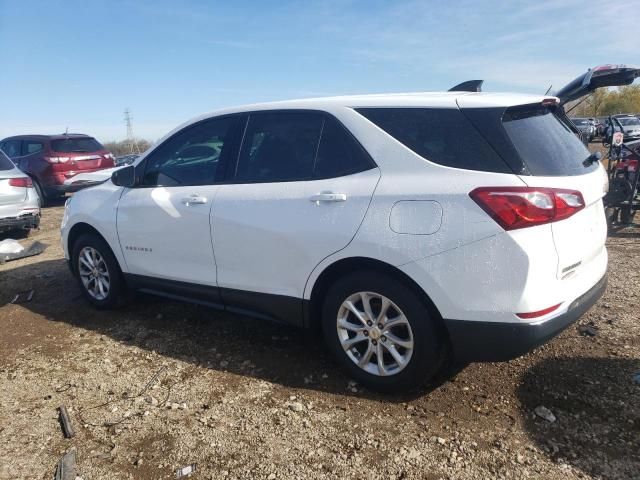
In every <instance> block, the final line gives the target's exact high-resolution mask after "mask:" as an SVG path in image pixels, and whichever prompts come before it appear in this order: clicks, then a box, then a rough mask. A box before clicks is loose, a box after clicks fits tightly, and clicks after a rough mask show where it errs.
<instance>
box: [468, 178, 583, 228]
mask: <svg viewBox="0 0 640 480" xmlns="http://www.w3.org/2000/svg"><path fill="white" fill-rule="evenodd" d="M469 196H470V197H471V198H472V199H473V201H474V202H476V203H477V204H478V205H479V206H480V208H482V209H483V210H484V211H485V212H487V213H488V214H489V216H491V218H493V219H494V220H495V221H496V222H497V223H498V224H499V225H500V226H501V227H502V228H504V229H505V230H515V229H518V228H526V227H533V226H536V225H542V224H545V223H551V222H555V221H558V220H563V219H565V218H568V217H570V216H571V215H573V214H574V213H576V212H578V211H580V210H582V209H583V208H584V198H583V197H582V194H581V193H580V192H578V191H576V190H561V189H557V188H533V187H482V188H476V189H475V190H474V191H472V192H471V193H470V194H469Z"/></svg>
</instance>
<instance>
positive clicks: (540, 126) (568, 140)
mask: <svg viewBox="0 0 640 480" xmlns="http://www.w3.org/2000/svg"><path fill="white" fill-rule="evenodd" d="M502 125H503V127H504V129H505V131H506V133H507V136H508V137H509V139H510V140H511V142H512V143H513V146H514V147H515V149H516V151H517V152H518V154H519V155H520V158H521V159H522V162H523V163H524V164H525V165H526V166H527V168H528V170H529V171H530V172H531V174H532V175H545V176H559V175H580V174H584V173H587V172H589V171H591V170H594V169H595V168H597V166H598V164H597V162H596V163H594V164H590V165H588V166H585V165H584V164H583V162H584V160H585V159H586V158H587V157H588V156H589V151H588V150H587V148H586V147H585V146H584V144H583V143H582V142H581V141H580V140H579V139H578V137H577V136H576V135H575V134H574V133H573V132H572V131H571V129H570V128H569V126H568V125H566V124H565V123H564V122H563V121H561V120H560V118H559V117H558V116H557V115H556V114H555V113H554V112H553V111H552V110H550V109H549V108H547V107H544V106H539V105H525V106H521V107H514V108H509V109H507V110H506V111H505V113H504V115H503V117H502Z"/></svg>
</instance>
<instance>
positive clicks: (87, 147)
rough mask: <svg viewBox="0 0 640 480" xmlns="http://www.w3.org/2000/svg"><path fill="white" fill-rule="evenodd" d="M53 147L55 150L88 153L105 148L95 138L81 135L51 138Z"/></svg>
mask: <svg viewBox="0 0 640 480" xmlns="http://www.w3.org/2000/svg"><path fill="white" fill-rule="evenodd" d="M51 149H52V150H53V151H54V152H64V153H87V152H97V151H98V150H104V147H103V146H102V145H100V143H99V142H98V141H97V140H96V139H95V138H91V137H80V138H62V139H59V140H51Z"/></svg>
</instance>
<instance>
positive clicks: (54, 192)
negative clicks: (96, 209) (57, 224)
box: [0, 133, 115, 205]
mask: <svg viewBox="0 0 640 480" xmlns="http://www.w3.org/2000/svg"><path fill="white" fill-rule="evenodd" d="M0 150H2V151H4V153H6V154H7V156H9V157H10V158H11V160H13V163H15V164H16V166H17V167H18V168H19V169H20V170H22V171H23V172H25V173H26V174H27V175H29V176H30V177H31V179H32V180H33V185H34V187H35V188H36V190H37V192H38V195H39V196H40V201H41V204H42V205H45V204H46V202H47V201H48V200H51V199H53V198H56V197H59V196H61V195H64V194H65V193H66V192H73V191H75V190H78V189H79V188H81V186H69V185H65V184H64V181H65V180H67V179H69V178H71V177H73V176H75V175H77V174H78V173H86V172H94V171H96V170H103V169H105V168H112V167H113V166H114V160H115V157H114V156H113V154H112V153H111V152H109V151H108V150H105V148H104V147H103V146H102V145H101V144H100V142H98V141H97V140H96V139H95V138H93V137H90V136H88V135H82V134H76V133H73V134H71V133H70V134H63V135H18V136H15V137H8V138H5V139H4V140H2V141H1V142H0Z"/></svg>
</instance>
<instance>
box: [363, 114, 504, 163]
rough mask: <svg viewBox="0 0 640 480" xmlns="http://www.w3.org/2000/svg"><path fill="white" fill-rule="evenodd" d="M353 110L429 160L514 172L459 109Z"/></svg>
mask: <svg viewBox="0 0 640 480" xmlns="http://www.w3.org/2000/svg"><path fill="white" fill-rule="evenodd" d="M356 111H357V112H358V113H360V114H361V115H363V116H364V117H366V118H367V119H368V120H370V121H371V122H373V123H375V124H376V125H377V126H378V127H380V128H381V129H382V130H384V131H385V132H387V133H388V134H389V135H391V136H392V137H393V138H395V139H396V140H398V141H399V142H401V143H402V144H404V145H405V146H406V147H408V148H410V149H411V150H413V151H414V152H415V153H417V154H418V155H420V156H421V157H423V158H425V159H427V160H429V161H431V162H434V163H438V164H440V165H445V166H447V167H455V168H464V169H467V170H480V171H484V172H497V173H513V172H512V170H511V169H510V168H509V167H508V165H507V164H506V163H505V162H504V161H503V160H502V159H501V158H500V156H499V155H498V154H497V153H496V152H495V151H494V150H493V148H491V146H490V145H489V144H488V143H487V142H486V140H485V139H484V138H483V137H482V135H480V133H479V132H478V131H477V130H476V129H475V128H474V126H473V125H472V124H471V123H470V122H469V120H467V118H466V117H465V116H464V115H463V114H462V112H460V110H458V109H442V108H359V109H357V110H356Z"/></svg>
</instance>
